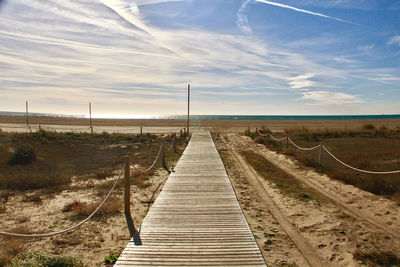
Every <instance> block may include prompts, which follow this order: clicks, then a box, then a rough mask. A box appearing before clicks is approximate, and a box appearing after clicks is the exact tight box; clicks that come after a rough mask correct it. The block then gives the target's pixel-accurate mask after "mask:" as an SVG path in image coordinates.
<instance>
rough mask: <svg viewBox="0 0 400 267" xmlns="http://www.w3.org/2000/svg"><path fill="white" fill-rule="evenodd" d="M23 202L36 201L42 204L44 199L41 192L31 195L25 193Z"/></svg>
mask: <svg viewBox="0 0 400 267" xmlns="http://www.w3.org/2000/svg"><path fill="white" fill-rule="evenodd" d="M22 201H23V202H34V203H36V204H42V203H43V199H42V197H41V196H40V195H39V194H30V195H25V196H24V198H23V199H22Z"/></svg>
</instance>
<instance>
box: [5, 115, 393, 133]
mask: <svg viewBox="0 0 400 267" xmlns="http://www.w3.org/2000/svg"><path fill="white" fill-rule="evenodd" d="M366 124H372V125H374V126H375V127H377V128H379V127H386V128H388V129H395V128H397V127H400V119H349V120H347V119H346V120H319V119H315V120H314V119H313V120H224V119H221V120H190V127H191V128H207V129H210V130H212V129H218V128H221V129H224V130H225V131H227V132H242V131H244V130H245V129H247V128H248V127H251V128H252V129H254V128H262V127H265V128H268V129H270V130H272V131H284V130H285V129H302V128H306V129H309V130H317V129H319V130H321V129H329V130H357V129H360V128H362V127H363V126H364V125H366ZM39 125H40V127H41V128H42V129H45V130H50V131H63V132H68V131H73V132H90V120H89V119H87V118H71V117H36V116H32V117H29V123H28V125H27V124H26V117H24V116H0V129H1V130H3V131H10V132H27V131H28V132H29V131H35V130H38V129H39ZM92 126H93V130H94V132H97V133H102V132H103V131H106V132H110V133H112V132H115V133H140V127H142V131H143V132H144V133H146V132H151V133H169V132H179V131H180V130H181V129H183V128H185V127H187V120H181V119H92Z"/></svg>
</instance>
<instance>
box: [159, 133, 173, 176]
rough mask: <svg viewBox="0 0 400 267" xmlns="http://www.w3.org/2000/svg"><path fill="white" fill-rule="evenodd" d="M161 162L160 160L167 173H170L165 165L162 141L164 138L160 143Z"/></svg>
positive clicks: (163, 143)
mask: <svg viewBox="0 0 400 267" xmlns="http://www.w3.org/2000/svg"><path fill="white" fill-rule="evenodd" d="M161 162H162V166H163V167H164V169H165V170H166V171H167V172H168V173H171V171H170V170H169V169H168V167H167V165H166V164H165V142H164V139H163V140H162V143H161Z"/></svg>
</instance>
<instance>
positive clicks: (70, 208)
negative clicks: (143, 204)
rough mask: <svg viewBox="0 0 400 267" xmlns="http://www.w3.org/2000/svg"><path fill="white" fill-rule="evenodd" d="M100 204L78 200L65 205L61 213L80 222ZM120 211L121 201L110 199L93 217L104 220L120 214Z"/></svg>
mask: <svg viewBox="0 0 400 267" xmlns="http://www.w3.org/2000/svg"><path fill="white" fill-rule="evenodd" d="M99 204H100V201H99V202H94V203H87V202H83V201H80V200H74V201H72V202H70V203H68V204H66V205H65V206H64V207H63V209H62V212H70V213H71V217H70V218H71V219H72V220H82V219H84V218H86V217H88V216H89V215H90V214H91V213H92V212H93V211H94V210H95V209H96V208H97V207H98V206H99ZM121 211H122V201H121V199H119V198H114V197H111V198H110V199H108V200H107V201H106V202H105V203H104V205H103V206H102V207H101V208H100V210H99V211H98V212H97V213H96V214H95V215H94V218H97V219H106V218H108V217H110V216H113V215H117V214H120V212H121Z"/></svg>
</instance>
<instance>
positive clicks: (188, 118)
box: [187, 84, 190, 134]
mask: <svg viewBox="0 0 400 267" xmlns="http://www.w3.org/2000/svg"><path fill="white" fill-rule="evenodd" d="M189 111H190V84H188V115H187V134H189V121H190V119H189V117H190V114H189V113H190V112H189Z"/></svg>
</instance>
